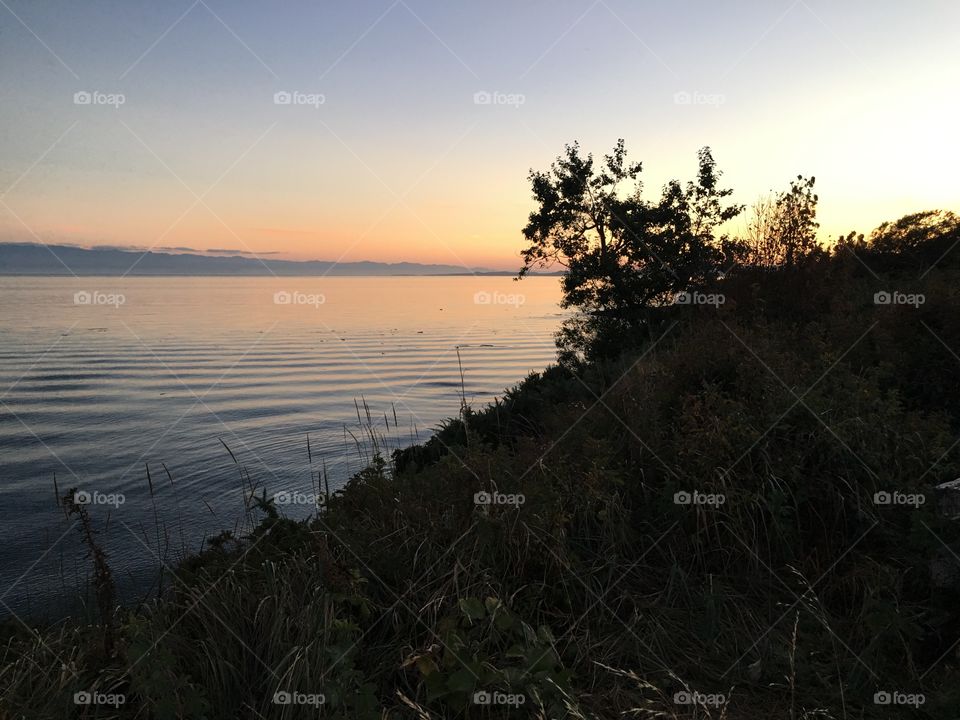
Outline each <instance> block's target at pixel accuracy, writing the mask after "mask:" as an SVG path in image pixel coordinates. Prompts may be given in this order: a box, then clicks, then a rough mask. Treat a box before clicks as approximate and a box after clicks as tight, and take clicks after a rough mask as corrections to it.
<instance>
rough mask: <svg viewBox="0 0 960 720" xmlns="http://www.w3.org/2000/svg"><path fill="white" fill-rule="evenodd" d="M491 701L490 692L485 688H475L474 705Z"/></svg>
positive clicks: (487, 703)
mask: <svg viewBox="0 0 960 720" xmlns="http://www.w3.org/2000/svg"><path fill="white" fill-rule="evenodd" d="M491 701H492V698H491V697H490V693H489V692H487V691H486V690H477V692H475V693H474V694H473V704H474V705H489V704H490V702H491Z"/></svg>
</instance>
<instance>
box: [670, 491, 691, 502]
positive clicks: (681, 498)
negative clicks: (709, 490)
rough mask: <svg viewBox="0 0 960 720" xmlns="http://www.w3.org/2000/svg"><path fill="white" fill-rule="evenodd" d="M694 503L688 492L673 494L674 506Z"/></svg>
mask: <svg viewBox="0 0 960 720" xmlns="http://www.w3.org/2000/svg"><path fill="white" fill-rule="evenodd" d="M692 502H693V497H692V496H691V495H690V493H688V492H687V491H686V490H681V491H680V492H675V493H674V494H673V503H674V505H689V504H690V503H692Z"/></svg>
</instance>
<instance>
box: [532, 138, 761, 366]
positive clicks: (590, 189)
mask: <svg viewBox="0 0 960 720" xmlns="http://www.w3.org/2000/svg"><path fill="white" fill-rule="evenodd" d="M641 171H642V166H641V164H640V163H631V162H628V160H627V154H626V149H625V146H624V141H623V140H619V141H618V142H617V144H616V146H615V147H614V149H613V152H612V153H611V154H609V155H605V156H604V158H603V162H602V163H596V162H595V160H594V158H593V155H591V154H588V155H586V156H584V155H583V154H582V153H581V151H580V147H579V145H577V144H573V145H568V146H567V147H566V150H565V152H564V154H563V155H562V156H560V157H559V158H557V160H556V162H554V163H553V164H552V165H551V167H550V169H549V170H548V171H545V172H536V171H531V172H530V176H529V178H530V184H531V188H532V191H533V197H534V200H535V201H536V203H537V208H536V210H534V211H533V212H532V213H531V214H530V218H529V221H528V223H527V225H526V227H525V228H524V230H523V234H524V237H525V238H526V240H527V242H528V243H529V245H528V247H527V248H526V249H524V250H523V252H522V257H523V260H524V265H523V268H522V269H521V270H520V277H523V276H524V275H525V274H527V273H528V272H529V271H530V270H531V269H534V268H548V267H552V266H554V265H560V266H562V267H564V268H566V270H567V272H566V274H565V275H564V278H563V281H562V289H563V300H562V305H563V306H564V307H566V308H575V309H577V310H578V312H577V314H575V315H574V316H573V317H572V318H570V319H569V320H568V321H567V322H566V323H565V324H564V326H563V327H562V329H561V331H560V333H559V334H558V345H559V346H560V348H561V359H566V360H572V359H574V358H583V357H587V358H589V357H602V356H609V355H614V354H617V353H618V352H620V351H622V350H623V344H624V342H625V340H626V339H627V338H636V337H638V333H637V332H636V330H638V329H640V328H642V326H643V325H645V324H646V323H647V322H648V313H647V311H648V310H649V309H650V308H652V307H656V306H660V305H665V304H668V303H670V302H671V301H672V300H673V298H674V297H675V296H676V295H677V294H678V293H680V292H683V291H686V290H689V289H692V288H696V287H702V286H703V285H705V284H707V283H709V282H710V281H712V280H714V279H716V278H717V277H718V276H719V275H721V274H722V268H723V264H724V261H725V259H726V255H725V249H726V245H727V243H728V242H729V238H728V237H727V236H726V235H721V234H720V230H719V228H720V226H722V225H723V224H724V223H725V222H727V221H728V220H731V219H732V218H734V217H736V216H737V215H738V214H739V213H740V212H741V211H742V210H743V207H742V206H739V205H735V204H730V203H729V200H728V198H729V196H730V195H731V194H732V192H733V191H732V190H729V189H722V188H721V187H720V184H719V180H720V177H721V172H720V171H719V170H718V169H717V166H716V162H715V161H714V159H713V155H712V153H711V151H710V148H707V147H705V148H703V149H702V150H700V152H699V154H698V172H697V177H696V179H695V180H691V181H689V182H687V183H685V184H683V183H681V182H680V181H678V180H671V181H670V182H668V183H667V184H666V185H665V186H664V187H663V189H662V192H661V196H660V198H659V200H658V201H656V202H651V201H648V200H646V199H645V198H644V197H643V194H642V191H643V184H642V182H641V179H640V174H641Z"/></svg>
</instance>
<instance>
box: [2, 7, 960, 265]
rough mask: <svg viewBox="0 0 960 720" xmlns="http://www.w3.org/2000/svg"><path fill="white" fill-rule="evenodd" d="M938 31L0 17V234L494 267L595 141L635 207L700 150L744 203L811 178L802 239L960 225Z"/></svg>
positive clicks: (822, 20)
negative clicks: (546, 191)
mask: <svg viewBox="0 0 960 720" xmlns="http://www.w3.org/2000/svg"><path fill="white" fill-rule="evenodd" d="M958 27H960V3H957V2H955V0H943V1H940V2H934V1H932V0H921V1H920V2H910V3H905V2H893V1H889V0H887V1H877V0H855V1H849V2H836V1H835V0H829V1H828V0H797V1H796V2H790V1H789V0H784V1H779V2H769V1H766V2H759V1H753V0H751V1H746V2H719V3H718V2H691V1H688V2H683V1H678V0H662V1H658V2H637V1H628V0H596V1H595V2H594V1H592V0H576V1H574V0H509V1H505V2H501V1H499V0H496V1H491V2H483V3H479V2H476V3H466V2H451V1H446V2H441V1H440V0H396V1H395V2H394V1H391V0H382V1H381V0H365V1H364V2H358V1H351V2H299V1H296V0H285V1H284V2H281V3H277V2H244V1H236V0H234V1H232V2H228V1H227V0H197V1H196V2H193V0H171V1H170V2H155V1H148V0H114V1H112V2H108V1H101V2H75V1H70V2H67V1H59V2H54V1H51V2H46V1H45V2H37V0H2V2H0V67H2V72H0V132H2V136H0V137H2V144H3V162H2V165H0V240H3V241H38V240H39V241H43V242H47V243H73V244H80V245H85V246H87V245H118V246H132V247H137V248H147V247H153V248H156V249H159V248H174V247H175V248H196V249H211V248H212V249H237V250H242V251H247V252H252V253H256V254H260V255H263V256H267V255H268V254H269V256H270V257H283V258H290V259H324V260H337V259H342V260H364V259H366V260H381V261H391V262H393V261H400V260H408V261H417V262H437V263H449V264H459V265H468V266H484V267H491V268H498V269H511V268H516V267H517V266H518V264H519V259H518V257H517V253H518V252H519V250H520V249H521V247H522V238H521V235H520V229H521V228H522V226H523V225H524V222H525V219H526V216H527V214H528V213H529V212H530V210H531V208H532V204H531V199H530V193H529V188H528V183H527V179H526V175H527V172H528V170H529V169H530V168H531V167H532V168H537V169H540V168H544V167H546V166H547V165H548V164H549V162H550V161H551V160H552V159H553V158H554V157H555V156H556V155H557V154H558V153H559V152H560V151H561V150H562V149H563V145H564V143H566V142H570V141H574V140H579V141H580V143H581V144H582V145H583V147H584V148H585V149H587V150H591V151H594V152H595V153H596V154H598V155H601V154H603V153H604V152H607V151H608V150H609V149H610V148H611V147H612V145H613V144H614V143H615V141H616V139H617V138H618V137H623V138H625V139H626V142H627V148H628V151H629V152H630V155H631V156H632V157H633V158H634V159H637V160H642V161H643V163H644V178H645V183H646V187H647V191H648V192H649V193H650V194H651V195H655V194H656V193H657V191H658V189H659V187H660V185H661V184H662V183H663V182H664V181H665V180H667V179H669V178H671V177H680V178H681V179H687V178H688V177H690V176H691V175H692V174H693V172H694V169H695V164H696V151H697V149H698V148H699V147H701V146H703V145H710V146H711V147H712V148H713V150H714V155H715V157H716V158H717V161H718V163H719V165H720V167H721V169H723V170H724V172H725V174H726V175H725V182H726V183H727V184H728V185H730V186H732V187H733V188H734V189H735V190H736V198H737V200H738V201H739V202H744V203H750V202H752V201H753V200H754V199H756V197H757V196H758V195H760V194H761V193H764V192H766V191H768V190H770V189H781V188H784V187H786V185H787V184H788V182H789V180H790V179H791V178H792V177H794V176H796V175H797V174H798V173H803V174H805V175H810V174H812V175H816V177H817V187H818V190H819V193H820V197H821V206H820V221H821V225H822V228H821V229H822V231H823V235H824V237H825V238H826V237H832V236H835V235H837V234H839V233H841V232H847V231H849V230H854V229H856V230H858V231H862V232H867V231H869V230H870V229H872V228H873V227H875V226H876V225H877V224H879V223H880V222H881V221H883V220H886V219H893V218H896V217H899V216H900V215H902V214H904V213H906V212H909V211H914V210H921V209H928V208H935V207H943V208H949V209H954V210H958V209H960V175H958V173H957V172H956V168H957V167H958V166H960V143H958V141H957V126H958V116H960V92H958V87H957V80H958V77H960V49H958V43H957V33H958ZM283 92H288V93H292V94H294V95H292V98H293V101H292V102H291V103H290V104H277V103H276V102H275V94H276V93H283ZM75 93H90V94H91V95H89V96H87V97H90V98H91V102H90V103H89V104H82V100H83V98H84V97H85V96H82V95H81V96H77V97H78V98H79V99H80V102H81V104H78V102H75ZM97 93H99V95H98V94H97ZM477 93H489V95H479V96H477ZM118 94H120V95H122V101H123V102H122V104H120V105H117V104H116V103H117V98H116V97H113V98H111V96H115V95H118ZM678 94H679V95H678ZM477 97H479V99H480V100H481V102H480V103H478V102H476V100H475V98H477ZM282 98H283V96H281V99H282ZM485 99H490V100H491V102H489V103H484V102H482V101H483V100H485ZM321 100H322V102H320V101H321ZM678 100H679V102H678ZM684 100H689V102H684ZM104 103H106V104H104ZM111 103H112V104H111ZM298 103H302V104H298Z"/></svg>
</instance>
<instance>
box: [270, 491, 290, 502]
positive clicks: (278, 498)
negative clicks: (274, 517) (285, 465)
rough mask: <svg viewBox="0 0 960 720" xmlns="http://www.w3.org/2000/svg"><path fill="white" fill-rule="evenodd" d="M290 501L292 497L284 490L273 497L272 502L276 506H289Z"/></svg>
mask: <svg viewBox="0 0 960 720" xmlns="http://www.w3.org/2000/svg"><path fill="white" fill-rule="evenodd" d="M292 499H293V496H292V495H291V494H290V493H289V492H288V491H286V490H282V491H281V492H278V493H277V494H276V495H274V496H273V501H274V502H275V503H276V504H277V505H289V504H290V501H291V500H292Z"/></svg>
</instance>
